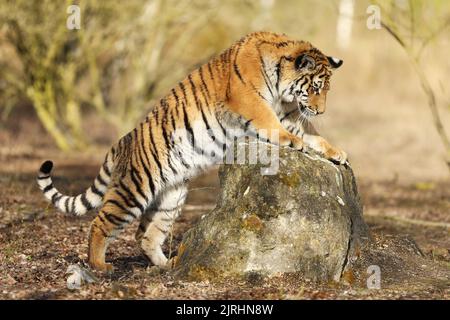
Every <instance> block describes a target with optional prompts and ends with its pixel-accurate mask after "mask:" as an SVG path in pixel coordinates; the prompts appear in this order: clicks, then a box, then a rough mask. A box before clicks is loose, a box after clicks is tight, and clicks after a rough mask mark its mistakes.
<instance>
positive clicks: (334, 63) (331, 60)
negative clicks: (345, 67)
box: [327, 57, 344, 69]
mask: <svg viewBox="0 0 450 320" xmlns="http://www.w3.org/2000/svg"><path fill="white" fill-rule="evenodd" d="M327 58H328V62H329V63H330V65H331V67H332V68H333V69H337V68H339V67H340V66H342V64H343V63H344V61H343V60H341V59H338V58H335V57H327Z"/></svg>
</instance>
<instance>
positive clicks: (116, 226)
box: [88, 186, 147, 272]
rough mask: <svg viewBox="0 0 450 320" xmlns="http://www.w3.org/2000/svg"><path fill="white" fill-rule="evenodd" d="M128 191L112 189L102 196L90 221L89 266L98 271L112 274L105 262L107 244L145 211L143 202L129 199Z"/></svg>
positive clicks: (111, 267)
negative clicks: (94, 215)
mask: <svg viewBox="0 0 450 320" xmlns="http://www.w3.org/2000/svg"><path fill="white" fill-rule="evenodd" d="M130 195H131V194H130V189H128V188H126V187H125V186H123V187H114V188H111V189H110V190H108V192H107V193H106V194H105V196H104V203H103V206H102V208H101V209H100V211H99V213H98V215H97V216H96V217H95V219H94V220H93V221H92V224H91V229H90V232H89V252H88V261H89V265H90V266H91V267H92V268H94V269H96V270H99V271H105V272H112V271H113V266H112V265H111V264H109V263H106V262H105V254H106V250H107V247H108V244H109V242H110V241H111V240H113V239H114V238H115V237H116V236H117V235H118V234H119V232H120V231H122V230H123V229H124V228H125V226H126V225H128V224H129V223H131V222H132V221H133V220H134V219H136V218H139V217H140V216H141V215H142V213H143V212H144V210H145V205H144V204H143V203H142V202H143V201H145V202H147V201H146V199H141V202H139V200H138V199H136V198H135V197H134V196H133V197H130Z"/></svg>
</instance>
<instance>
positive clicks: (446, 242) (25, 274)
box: [0, 119, 450, 299]
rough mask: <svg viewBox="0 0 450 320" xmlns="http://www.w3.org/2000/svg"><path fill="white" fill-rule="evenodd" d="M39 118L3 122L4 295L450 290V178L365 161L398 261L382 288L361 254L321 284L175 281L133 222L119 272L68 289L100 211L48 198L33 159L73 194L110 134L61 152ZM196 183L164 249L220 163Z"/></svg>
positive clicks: (378, 221)
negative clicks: (386, 173)
mask: <svg viewBox="0 0 450 320" xmlns="http://www.w3.org/2000/svg"><path fill="white" fill-rule="evenodd" d="M32 123H34V122H33V119H30V120H23V121H21V122H18V123H12V124H9V126H8V127H3V128H2V130H1V131H0V141H2V142H3V143H2V144H1V146H0V163H1V167H0V188H1V190H0V195H1V196H0V298H1V299H68V298H74V299H109V298H117V299H126V298H132V299H174V298H182V299H192V298H200V299H259V298H260V299H355V298H356V299H375V298H385V299H416V298H424V299H449V298H450V253H449V249H450V237H449V234H450V214H449V213H450V182H449V181H448V180H447V181H445V180H443V181H437V180H432V181H425V182H424V181H423V180H419V182H407V183H405V182H402V181H398V180H397V179H395V178H384V179H371V178H370V174H369V173H367V172H364V174H362V175H358V171H356V175H357V177H358V182H359V190H360V193H361V196H362V200H363V203H364V215H365V219H366V221H367V223H368V224H369V226H370V228H371V231H372V234H373V239H374V241H373V246H374V251H372V254H373V255H374V256H373V257H371V258H373V259H372V263H373V261H378V262H380V264H383V261H382V260H383V259H384V260H386V259H388V260H389V259H391V260H392V261H394V263H393V264H391V266H392V268H390V269H389V268H387V269H386V270H383V269H382V270H381V289H379V290H374V289H367V287H366V286H365V281H366V279H367V275H366V274H364V268H367V266H366V265H363V264H364V263H366V262H367V263H366V264H370V263H371V261H361V264H362V265H361V266H360V267H362V268H360V269H359V271H355V274H354V275H352V276H351V277H350V278H349V279H347V280H348V281H346V282H345V283H341V284H334V283H330V284H320V285H319V284H315V283H312V282H311V281H309V280H308V279H303V278H302V276H301V275H286V276H283V277H275V278H271V279H260V278H258V277H257V278H249V279H244V280H242V281H237V280H233V281H232V280H230V281H222V282H220V283H209V282H196V283H192V282H185V281H177V280H174V279H172V277H171V276H170V274H168V273H167V272H163V271H161V270H158V269H157V268H155V267H152V266H151V264H150V263H149V262H148V261H147V260H146V259H145V258H144V256H143V255H142V254H141V252H140V249H139V247H138V244H137V243H136V242H135V240H134V232H135V230H136V228H137V224H136V223H134V224H133V225H132V226H131V227H129V228H127V230H126V232H124V233H122V234H121V235H120V236H119V238H118V240H116V241H115V242H113V243H112V245H111V246H110V250H109V253H108V255H107V260H109V261H112V263H113V264H114V265H115V267H116V272H115V273H114V274H113V275H111V276H104V275H99V274H97V275H98V278H99V281H98V282H97V283H94V284H90V285H85V286H83V287H82V288H81V290H75V291H70V290H69V289H67V288H66V279H67V275H66V274H65V273H66V270H67V267H68V266H69V265H71V264H80V265H82V266H85V261H86V258H87V232H88V228H89V223H90V221H91V219H92V218H93V216H94V213H90V214H88V215H86V216H84V217H81V218H75V217H69V216H65V215H63V214H62V213H60V212H57V211H56V210H55V209H54V208H53V207H51V206H49V205H48V204H47V203H46V202H45V200H44V198H43V196H42V194H41V193H40V191H39V190H38V187H37V185H36V183H35V175H36V169H37V168H38V167H39V164H40V163H41V162H42V161H43V160H45V159H47V158H48V159H52V160H54V162H55V164H56V167H55V170H54V176H55V179H54V182H55V185H56V186H57V187H58V188H59V189H60V190H61V191H63V192H64V193H70V194H76V193H78V192H80V191H82V190H84V189H85V188H86V187H87V186H89V185H90V183H91V182H92V179H93V178H94V177H95V175H96V174H97V170H98V168H99V165H100V163H101V161H102V158H103V154H104V151H105V150H106V148H107V146H108V145H109V143H110V141H108V140H107V139H106V141H102V140H101V139H100V138H98V139H97V138H96V139H97V141H99V145H98V146H96V147H95V148H91V149H90V150H86V151H85V152H74V153H71V154H63V153H61V152H60V151H58V150H57V149H55V148H54V147H53V146H52V143H51V142H50V141H49V140H48V139H43V138H42V137H46V136H45V133H43V132H42V128H39V126H37V127H36V125H33V124H32ZM24 126H27V130H28V132H27V130H24ZM100 131H101V134H99V132H100ZM106 131H107V130H106ZM91 132H92V136H93V137H96V136H97V135H98V136H99V137H102V136H104V135H105V128H100V129H98V128H96V127H95V126H92V130H91ZM190 190H191V191H190V194H189V197H188V201H187V204H186V205H185V207H184V210H183V211H184V212H183V214H182V215H181V217H180V218H179V219H178V221H177V223H176V224H175V226H174V229H173V239H172V241H170V242H169V243H168V244H167V245H166V248H165V251H166V253H167V254H169V253H170V252H172V253H173V252H174V251H176V248H177V244H178V243H179V241H180V240H181V239H182V236H183V233H184V232H185V231H186V230H188V229H189V228H190V227H191V226H193V225H194V224H195V223H196V221H198V219H200V217H201V215H203V214H205V213H207V212H208V210H210V209H211V208H212V207H213V206H214V204H215V197H216V195H217V194H218V180H217V172H216V171H214V170H213V171H212V172H210V173H208V174H206V175H204V176H202V177H200V178H198V179H197V180H195V181H193V182H192V183H191V185H190ZM396 246H401V247H402V248H406V249H405V250H406V251H408V250H409V249H411V248H413V249H411V250H413V251H415V252H414V253H413V254H411V253H406V251H405V253H402V252H400V253H398V254H392V252H391V251H389V250H390V249H389V248H394V247H396ZM408 248H409V249H408ZM377 250H378V251H377ZM411 250H410V251H411ZM374 252H375V253H374ZM411 257H413V258H411ZM377 259H378V260H377ZM411 259H412V260H411ZM369 260H370V259H369ZM400 262H401V263H400ZM402 263H403V264H402ZM405 266H408V267H406V268H405ZM361 270H362V271H361Z"/></svg>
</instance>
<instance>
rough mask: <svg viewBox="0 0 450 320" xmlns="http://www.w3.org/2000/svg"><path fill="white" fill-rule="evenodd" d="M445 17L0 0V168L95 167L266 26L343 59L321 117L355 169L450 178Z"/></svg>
mask: <svg viewBox="0 0 450 320" xmlns="http://www.w3.org/2000/svg"><path fill="white" fill-rule="evenodd" d="M71 5H77V6H78V11H77V9H76V8H75V9H73V7H70V6H71ZM78 13H79V16H77V14H78ZM449 21H450V2H449V1H445V0H441V1H439V0H430V1H424V0H422V1H421V0H409V1H408V0H385V1H382V0H380V1H365V0H356V1H353V0H332V1H330V0H322V1H317V0H252V1H250V0H244V1H243V0H228V1H222V0H208V1H207V0H148V1H141V0H130V1H122V2H120V3H119V2H114V1H96V0H90V1H88V0H86V1H63V0H59V1H53V0H45V1H29V0H15V1H9V0H3V1H1V3H0V22H1V23H0V25H1V28H0V156H1V157H2V159H3V160H4V161H3V163H2V171H3V172H10V173H11V172H30V173H31V172H33V173H34V172H35V171H36V168H37V166H38V164H39V162H40V161H41V160H43V158H46V157H49V156H52V157H56V158H57V159H58V158H59V159H62V160H64V161H69V162H70V161H73V162H77V161H79V159H81V158H82V157H87V158H86V159H88V160H86V161H87V162H88V161H94V162H93V163H95V164H96V165H97V164H99V163H100V162H101V160H102V157H103V154H104V151H105V150H107V148H109V146H110V144H111V143H112V142H113V141H115V140H116V139H117V138H118V137H119V136H121V135H122V134H124V133H126V132H127V131H128V130H130V129H131V128H133V127H134V126H135V125H136V123H137V122H138V121H139V120H141V119H142V118H143V117H144V116H145V115H146V113H147V112H148V111H149V110H150V109H151V107H152V104H153V101H156V100H157V99H158V98H160V97H161V96H162V95H164V94H165V93H166V92H167V91H168V90H169V89H170V88H171V87H172V86H173V85H174V84H176V83H177V82H178V81H179V80H181V79H182V78H183V77H185V76H186V75H187V73H188V72H189V71H190V70H193V69H195V68H196V67H197V66H199V65H200V64H202V63H204V62H206V61H208V60H209V59H210V58H211V57H212V56H214V55H216V54H218V53H220V52H221V51H222V50H224V49H225V48H227V47H229V46H230V45H231V44H232V43H233V42H234V41H236V40H237V39H239V38H240V37H242V36H243V35H245V34H247V33H248V32H251V31H255V30H268V31H274V32H282V33H286V34H288V35H290V36H291V37H293V38H296V39H302V40H308V41H310V42H312V44H313V45H315V46H317V47H318V48H320V50H322V51H323V52H325V53H326V54H329V55H334V56H337V57H340V58H342V59H343V60H344V65H343V67H342V68H341V69H339V70H338V71H336V72H335V75H334V76H333V79H332V88H331V92H330V95H329V98H328V109H327V112H326V113H325V114H324V115H323V116H321V117H320V118H318V119H317V120H315V121H316V126H317V127H318V129H319V132H321V133H322V135H323V136H324V137H326V138H328V139H329V140H330V141H332V142H333V143H334V144H336V145H338V146H341V147H342V148H343V149H345V150H346V151H347V152H348V154H349V157H350V160H351V163H352V165H353V167H354V169H355V172H356V175H357V176H358V178H359V179H363V180H364V179H366V180H364V181H370V182H377V181H389V182H395V183H406V184H414V185H418V186H419V187H418V188H419V189H420V188H422V189H433V188H435V184H436V183H446V182H448V180H449V177H450V175H449V174H450V170H449V168H450V167H449V165H448V159H449V154H450V151H449V150H450V143H449V140H448V139H449V138H448V135H449V132H450V92H449V87H448V83H449V80H450V62H449V59H448V52H449V48H450V43H449V41H450V37H449V35H450V30H449V29H450V28H449V24H450V23H449ZM71 26H72V27H71ZM74 26H75V28H74Z"/></svg>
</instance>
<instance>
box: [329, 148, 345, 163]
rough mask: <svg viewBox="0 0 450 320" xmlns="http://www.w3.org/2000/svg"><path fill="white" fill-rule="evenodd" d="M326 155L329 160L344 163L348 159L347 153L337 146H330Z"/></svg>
mask: <svg viewBox="0 0 450 320" xmlns="http://www.w3.org/2000/svg"><path fill="white" fill-rule="evenodd" d="M324 155H325V157H326V158H327V159H328V160H331V161H333V162H337V163H339V164H344V163H345V162H346V161H347V153H346V152H345V151H344V150H341V149H339V148H336V147H330V148H329V149H328V150H327V151H326V152H325V154H324Z"/></svg>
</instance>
